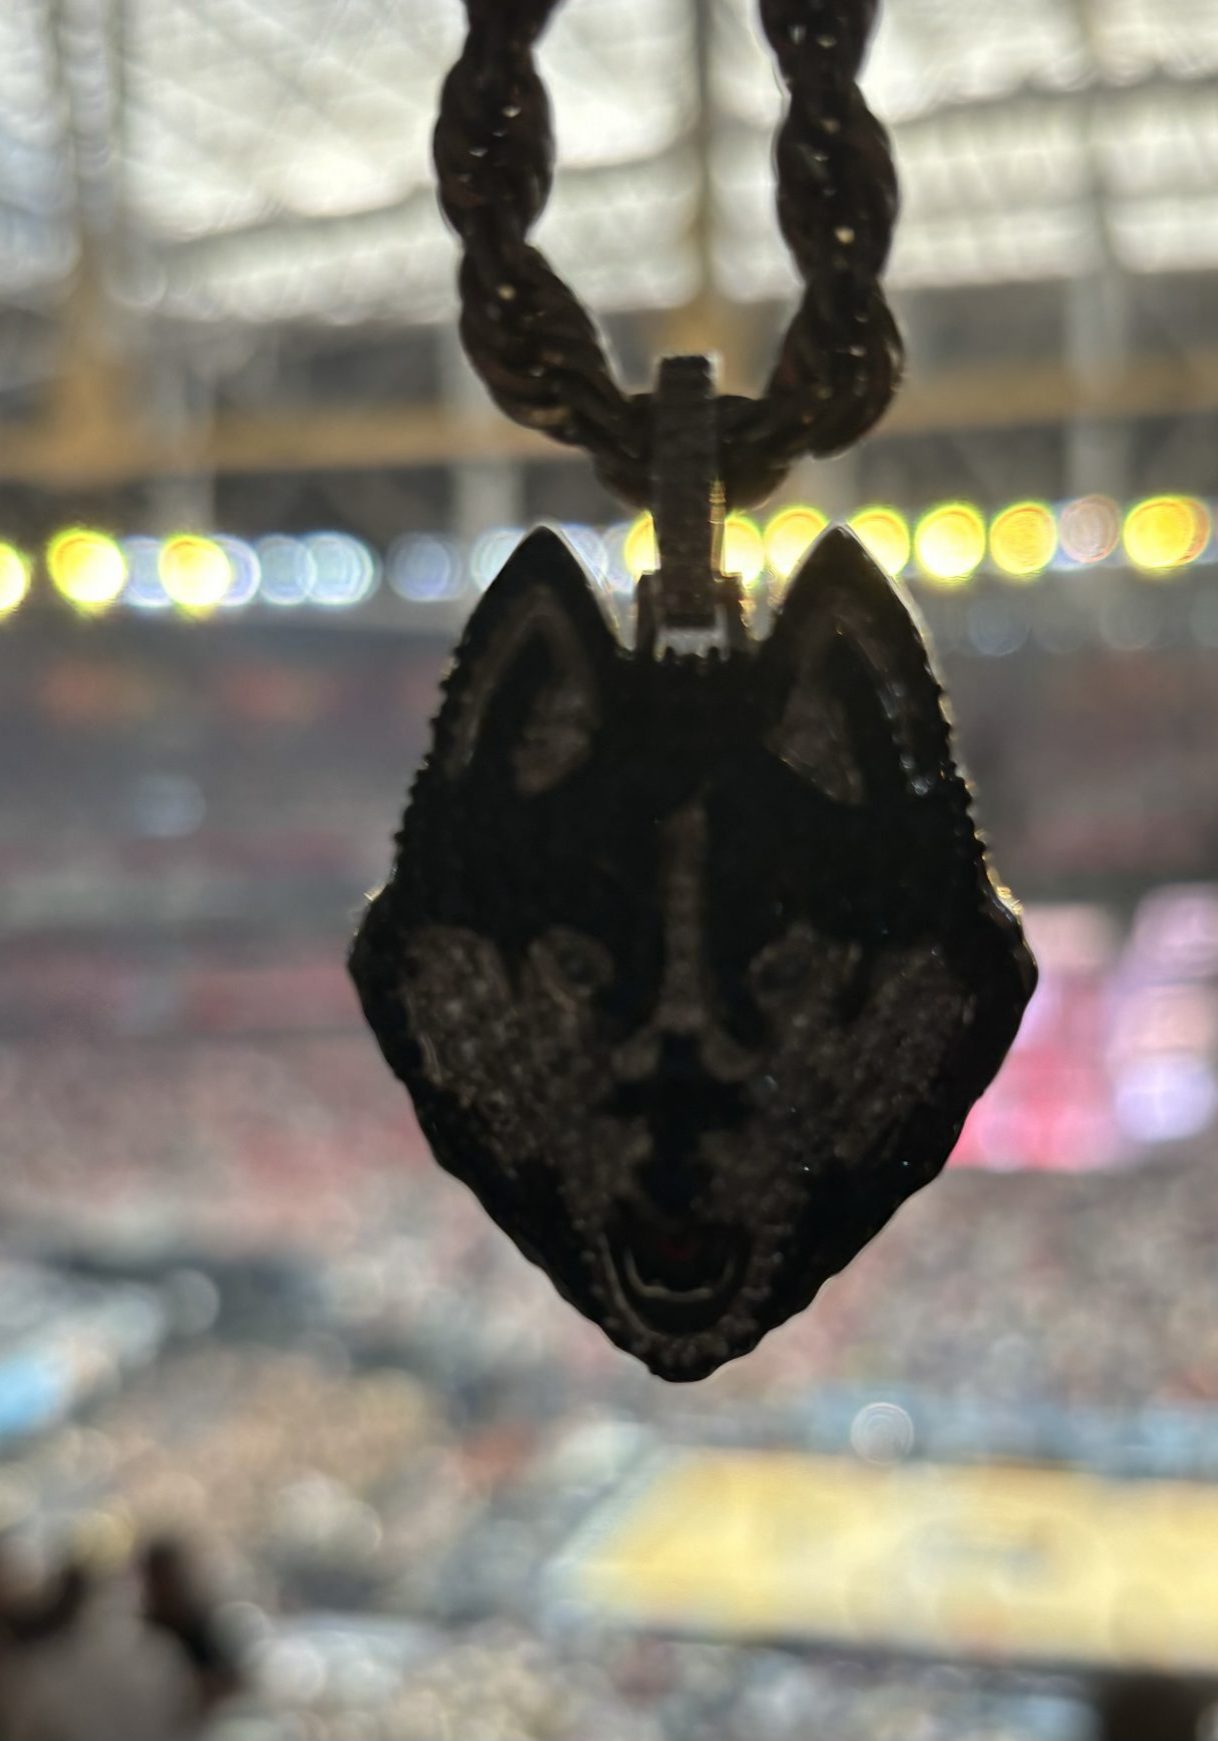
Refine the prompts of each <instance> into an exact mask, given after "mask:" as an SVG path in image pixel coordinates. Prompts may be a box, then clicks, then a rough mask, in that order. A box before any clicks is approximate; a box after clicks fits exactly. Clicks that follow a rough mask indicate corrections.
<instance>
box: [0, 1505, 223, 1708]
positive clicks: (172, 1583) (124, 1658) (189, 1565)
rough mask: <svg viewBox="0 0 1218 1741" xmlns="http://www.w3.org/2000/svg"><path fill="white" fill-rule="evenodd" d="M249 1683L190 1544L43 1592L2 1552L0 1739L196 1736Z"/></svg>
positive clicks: (51, 1584) (154, 1547)
mask: <svg viewBox="0 0 1218 1741" xmlns="http://www.w3.org/2000/svg"><path fill="white" fill-rule="evenodd" d="M241 1684H242V1681H241V1674H240V1671H239V1668H238V1666H237V1663H236V1660H235V1657H234V1655H233V1653H232V1652H231V1651H230V1650H229V1649H228V1648H227V1647H226V1645H225V1643H224V1641H223V1639H222V1636H221V1633H220V1630H219V1628H218V1626H217V1624H216V1619H215V1611H214V1604H213V1603H212V1602H210V1601H209V1599H208V1598H207V1596H206V1595H205V1594H204V1591H203V1586H202V1580H201V1577H200V1574H199V1570H198V1567H197V1565H196V1562H195V1559H194V1556H193V1555H192V1553H191V1552H190V1551H189V1550H188V1549H187V1548H186V1547H185V1545H184V1544H181V1543H179V1542H176V1541H172V1540H170V1539H168V1538H165V1539H161V1540H158V1541H156V1542H153V1543H151V1544H150V1545H149V1546H148V1547H147V1548H146V1549H145V1550H144V1551H143V1552H142V1554H141V1555H140V1557H139V1559H138V1561H137V1564H136V1566H135V1568H134V1569H133V1571H131V1572H126V1573H118V1574H116V1573H109V1574H92V1573H90V1572H89V1571H88V1570H86V1569H85V1568H83V1567H81V1566H79V1565H76V1564H74V1563H69V1564H68V1565H66V1566H65V1567H63V1568H62V1569H61V1570H59V1571H57V1572H56V1573H54V1574H53V1575H52V1576H51V1577H50V1578H49V1579H48V1580H47V1581H46V1583H45V1585H44V1586H43V1587H41V1588H34V1589H32V1590H30V1589H22V1588H21V1587H20V1583H19V1580H17V1579H15V1578H14V1577H12V1576H11V1562H10V1561H7V1560H6V1559H5V1557H4V1556H3V1554H2V1553H0V1741H193V1738H194V1737H195V1736H197V1735H199V1734H200V1733H201V1731H202V1728H203V1725H204V1724H205V1722H206V1721H207V1719H208V1718H209V1716H210V1715H211V1713H212V1712H213V1711H214V1710H215V1708H216V1707H217V1705H218V1704H219V1703H220V1702H221V1701H222V1700H223V1699H225V1698H227V1697H229V1696H230V1695H232V1694H234V1693H236V1692H238V1691H239V1690H240V1689H241Z"/></svg>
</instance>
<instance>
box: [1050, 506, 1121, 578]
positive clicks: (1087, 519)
mask: <svg viewBox="0 0 1218 1741" xmlns="http://www.w3.org/2000/svg"><path fill="white" fill-rule="evenodd" d="M1058 533H1059V536H1060V538H1061V548H1062V554H1063V555H1064V556H1066V557H1067V558H1068V560H1069V561H1071V562H1079V563H1090V562H1103V561H1104V559H1105V558H1106V557H1109V556H1111V555H1112V553H1113V551H1114V550H1115V549H1116V547H1117V545H1118V543H1119V542H1120V538H1121V512H1120V509H1119V508H1118V507H1117V505H1116V503H1115V502H1114V501H1113V499H1112V497H1111V496H1079V497H1077V498H1076V499H1075V500H1074V501H1073V502H1067V503H1066V504H1065V505H1064V506H1063V508H1062V510H1061V513H1060V515H1059V516H1058Z"/></svg>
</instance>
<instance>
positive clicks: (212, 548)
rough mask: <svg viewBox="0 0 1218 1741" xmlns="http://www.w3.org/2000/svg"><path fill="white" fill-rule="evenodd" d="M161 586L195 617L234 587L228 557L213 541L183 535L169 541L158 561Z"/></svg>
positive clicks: (190, 533)
mask: <svg viewBox="0 0 1218 1741" xmlns="http://www.w3.org/2000/svg"><path fill="white" fill-rule="evenodd" d="M157 573H158V574H159V575H160V577H161V585H162V586H163V587H164V588H165V591H166V592H167V593H168V594H169V596H170V598H171V599H172V600H173V602H174V604H176V605H178V606H180V607H181V609H182V610H184V611H189V612H191V613H192V615H196V616H197V615H201V614H202V613H204V612H206V611H211V610H214V609H215V608H216V606H217V605H218V604H220V603H221V602H222V600H223V599H224V598H225V596H226V595H227V593H228V589H229V587H230V586H231V585H232V583H233V565H232V562H231V561H230V559H229V556H228V553H227V552H226V551H225V550H223V549H222V548H221V546H220V545H219V544H217V543H216V542H215V540H214V539H213V538H200V537H198V536H196V535H195V534H194V533H193V532H181V533H179V534H178V535H177V536H176V537H173V538H167V539H166V540H165V542H164V544H162V546H161V553H160V555H159V556H158V558H157Z"/></svg>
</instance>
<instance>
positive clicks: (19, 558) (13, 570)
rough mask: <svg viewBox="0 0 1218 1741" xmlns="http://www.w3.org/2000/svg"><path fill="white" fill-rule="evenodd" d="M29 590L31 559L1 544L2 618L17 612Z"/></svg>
mask: <svg viewBox="0 0 1218 1741" xmlns="http://www.w3.org/2000/svg"><path fill="white" fill-rule="evenodd" d="M29 590H30V559H29V557H28V556H25V555H23V554H22V552H21V551H20V550H17V549H15V548H14V547H13V545H11V544H0V617H6V616H8V614H9V612H10V611H15V610H16V609H17V606H18V605H19V604H20V603H21V601H22V599H23V598H24V597H25V595H26V593H27V592H28V591H29Z"/></svg>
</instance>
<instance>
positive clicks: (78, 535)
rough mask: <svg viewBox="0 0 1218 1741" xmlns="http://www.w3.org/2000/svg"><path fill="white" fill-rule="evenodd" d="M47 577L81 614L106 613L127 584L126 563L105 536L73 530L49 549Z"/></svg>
mask: <svg viewBox="0 0 1218 1741" xmlns="http://www.w3.org/2000/svg"><path fill="white" fill-rule="evenodd" d="M47 573H48V574H49V575H50V577H51V583H52V585H53V586H54V587H55V589H56V591H57V592H59V593H60V594H61V595H62V596H63V597H64V598H66V599H67V601H68V603H69V604H71V605H74V606H75V607H76V609H77V610H78V611H87V612H92V611H104V610H105V609H106V608H107V606H108V605H112V604H113V603H114V601H115V599H116V598H117V597H118V596H119V594H120V593H121V592H122V590H123V588H124V586H125V585H126V584H127V559H126V557H125V556H124V555H123V552H122V548H121V546H120V545H119V544H118V543H117V542H116V541H115V539H113V538H110V537H108V536H107V535H106V533H104V532H94V531H91V530H89V529H88V528H87V527H84V526H70V527H68V528H67V529H66V530H65V531H63V532H57V533H56V534H55V536H54V537H53V538H52V539H51V541H50V543H49V544H48V545H47Z"/></svg>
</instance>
